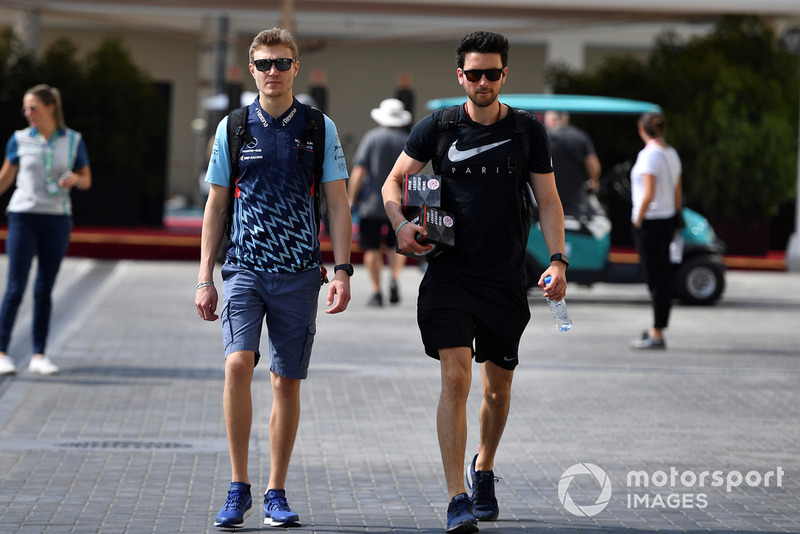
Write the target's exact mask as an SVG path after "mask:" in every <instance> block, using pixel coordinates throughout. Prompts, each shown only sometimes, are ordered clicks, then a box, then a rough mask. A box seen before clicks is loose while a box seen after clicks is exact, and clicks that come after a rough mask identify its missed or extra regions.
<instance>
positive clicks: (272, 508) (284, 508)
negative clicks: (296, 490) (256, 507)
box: [264, 489, 300, 527]
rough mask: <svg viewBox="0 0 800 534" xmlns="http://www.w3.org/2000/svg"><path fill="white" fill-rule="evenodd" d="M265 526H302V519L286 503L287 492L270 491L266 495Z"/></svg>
mask: <svg viewBox="0 0 800 534" xmlns="http://www.w3.org/2000/svg"><path fill="white" fill-rule="evenodd" d="M264 524H265V525H270V526H272V527H299V526H300V517H299V516H298V515H297V514H296V513H294V512H292V509H291V508H289V503H288V502H286V490H282V489H276V490H269V491H267V494H266V495H264Z"/></svg>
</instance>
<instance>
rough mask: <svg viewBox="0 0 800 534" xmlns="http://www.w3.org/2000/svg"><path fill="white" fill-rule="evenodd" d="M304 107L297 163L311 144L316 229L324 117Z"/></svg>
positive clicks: (323, 144) (322, 164)
mask: <svg viewBox="0 0 800 534" xmlns="http://www.w3.org/2000/svg"><path fill="white" fill-rule="evenodd" d="M304 105H305V107H306V125H305V126H304V127H303V133H302V134H301V136H300V146H299V148H298V150H297V162H298V163H300V162H302V161H303V156H304V155H305V153H306V148H308V146H309V141H310V142H311V147H312V150H313V151H314V185H313V186H312V190H311V194H312V195H313V196H314V214H315V216H316V219H317V228H319V223H320V217H321V214H320V195H321V194H322V191H321V189H322V169H323V166H324V163H325V116H324V115H323V114H322V111H320V110H319V109H317V108H315V107H314V106H310V105H308V104H304Z"/></svg>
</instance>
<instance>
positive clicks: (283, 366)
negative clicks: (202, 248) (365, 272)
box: [222, 263, 322, 379]
mask: <svg viewBox="0 0 800 534" xmlns="http://www.w3.org/2000/svg"><path fill="white" fill-rule="evenodd" d="M222 280H223V285H222V294H223V302H222V340H223V342H224V345H225V356H226V357H227V356H228V355H229V354H231V353H233V352H238V351H252V352H255V355H256V360H255V363H256V364H258V361H259V359H260V358H261V353H260V351H259V346H260V341H261V327H262V324H263V323H262V321H263V320H264V318H265V317H266V325H267V338H268V339H269V357H270V365H269V369H270V371H272V372H274V373H275V374H277V375H280V376H283V377H286V378H298V379H303V378H306V377H307V376H308V363H309V360H310V359H311V346H312V345H313V344H314V334H316V332H317V304H318V299H319V289H320V287H321V285H322V281H321V279H320V272H319V269H311V270H308V271H305V272H302V273H268V272H262V271H252V270H249V269H245V268H243V267H239V266H238V265H233V264H230V263H226V264H225V265H223V267H222Z"/></svg>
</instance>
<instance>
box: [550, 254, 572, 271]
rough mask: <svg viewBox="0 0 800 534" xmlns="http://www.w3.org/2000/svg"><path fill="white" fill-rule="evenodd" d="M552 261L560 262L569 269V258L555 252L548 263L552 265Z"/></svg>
mask: <svg viewBox="0 0 800 534" xmlns="http://www.w3.org/2000/svg"><path fill="white" fill-rule="evenodd" d="M554 261H560V262H561V263H563V264H564V265H566V266H567V267H569V258H568V257H567V256H566V254H562V253H560V252H556V253H555V254H553V255H552V256H550V263H553V262H554Z"/></svg>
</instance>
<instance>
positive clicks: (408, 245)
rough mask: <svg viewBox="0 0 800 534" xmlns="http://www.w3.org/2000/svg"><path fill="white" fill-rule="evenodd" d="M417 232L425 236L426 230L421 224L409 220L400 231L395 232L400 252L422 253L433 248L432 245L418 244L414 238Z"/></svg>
mask: <svg viewBox="0 0 800 534" xmlns="http://www.w3.org/2000/svg"><path fill="white" fill-rule="evenodd" d="M417 234H422V235H423V236H425V235H427V232H426V231H425V229H424V228H423V227H422V226H419V225H418V224H414V223H413V222H410V221H409V223H408V224H404V225H403V227H402V228H400V231H399V232H397V246H398V248H399V249H400V252H405V253H413V254H419V255H422V254H425V253H426V252H430V251H431V250H433V245H430V244H428V245H420V244H419V242H418V241H417V240H416V236H417Z"/></svg>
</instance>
